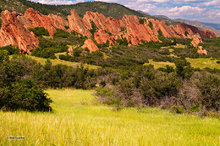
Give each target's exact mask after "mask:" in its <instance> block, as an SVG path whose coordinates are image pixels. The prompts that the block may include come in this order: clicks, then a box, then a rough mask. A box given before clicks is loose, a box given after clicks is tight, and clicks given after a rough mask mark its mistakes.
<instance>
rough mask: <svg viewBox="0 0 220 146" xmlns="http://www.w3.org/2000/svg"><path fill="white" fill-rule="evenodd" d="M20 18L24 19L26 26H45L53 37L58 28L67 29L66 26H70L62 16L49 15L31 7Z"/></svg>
mask: <svg viewBox="0 0 220 146" xmlns="http://www.w3.org/2000/svg"><path fill="white" fill-rule="evenodd" d="M19 19H20V20H22V21H23V24H24V25H25V27H27V28H28V27H33V28H34V27H44V28H45V29H46V30H48V32H49V34H50V36H51V37H53V35H54V33H55V32H56V29H57V28H58V29H63V30H65V26H68V23H67V21H66V20H64V19H63V18H62V17H60V16H57V15H53V14H50V15H48V16H46V15H42V14H41V13H40V12H38V11H34V9H32V8H29V9H27V10H26V12H25V14H24V16H22V17H19Z"/></svg>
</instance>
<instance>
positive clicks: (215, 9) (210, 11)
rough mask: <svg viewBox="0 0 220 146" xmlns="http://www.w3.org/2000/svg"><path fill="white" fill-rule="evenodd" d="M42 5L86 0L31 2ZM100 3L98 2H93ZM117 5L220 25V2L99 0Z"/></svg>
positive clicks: (206, 0)
mask: <svg viewBox="0 0 220 146" xmlns="http://www.w3.org/2000/svg"><path fill="white" fill-rule="evenodd" d="M31 1H35V2H39V3H44V4H57V5H59V4H75V3H78V2H86V1H88V0H31ZM89 1H91V0H89ZM93 1H100V0H93ZM101 1H103V2H109V3H118V4H122V5H124V6H126V7H129V8H131V9H134V10H140V11H143V12H146V13H148V14H151V15H165V16H167V17H169V18H172V19H176V18H182V19H187V20H193V21H201V22H209V23H219V24H220V0H101Z"/></svg>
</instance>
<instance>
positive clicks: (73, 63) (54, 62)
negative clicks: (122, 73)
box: [28, 56, 100, 69]
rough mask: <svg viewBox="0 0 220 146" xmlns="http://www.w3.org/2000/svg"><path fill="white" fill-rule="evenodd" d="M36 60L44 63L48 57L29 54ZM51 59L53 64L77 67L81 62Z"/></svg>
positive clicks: (90, 67)
mask: <svg viewBox="0 0 220 146" xmlns="http://www.w3.org/2000/svg"><path fill="white" fill-rule="evenodd" d="M28 57H30V58H32V59H34V60H36V61H37V62H38V63H40V64H42V65H44V64H45V61H46V60H47V59H45V58H40V57H35V56H28ZM50 61H51V62H52V64H53V65H58V64H63V65H67V66H71V67H77V66H80V64H81V63H79V62H70V61H65V60H58V59H50ZM83 65H84V67H88V68H89V69H98V68H100V67H99V66H96V65H89V64H83Z"/></svg>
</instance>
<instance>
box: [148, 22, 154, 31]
mask: <svg viewBox="0 0 220 146" xmlns="http://www.w3.org/2000/svg"><path fill="white" fill-rule="evenodd" d="M148 26H149V27H150V28H151V29H152V30H153V24H152V22H151V21H149V23H148Z"/></svg>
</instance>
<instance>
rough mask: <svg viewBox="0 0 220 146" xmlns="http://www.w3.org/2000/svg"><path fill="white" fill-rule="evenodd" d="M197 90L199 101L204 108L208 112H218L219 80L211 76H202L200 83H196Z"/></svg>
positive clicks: (219, 106) (219, 107) (219, 100)
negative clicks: (199, 94) (200, 96)
mask: <svg viewBox="0 0 220 146" xmlns="http://www.w3.org/2000/svg"><path fill="white" fill-rule="evenodd" d="M196 85H197V87H198V88H199V90H200V92H201V95H202V100H201V101H200V102H201V104H202V105H204V106H205V108H206V109H207V110H208V111H210V110H214V111H219V110H220V79H219V77H217V76H213V75H210V74H208V75H203V77H202V78H200V82H197V83H196Z"/></svg>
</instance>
